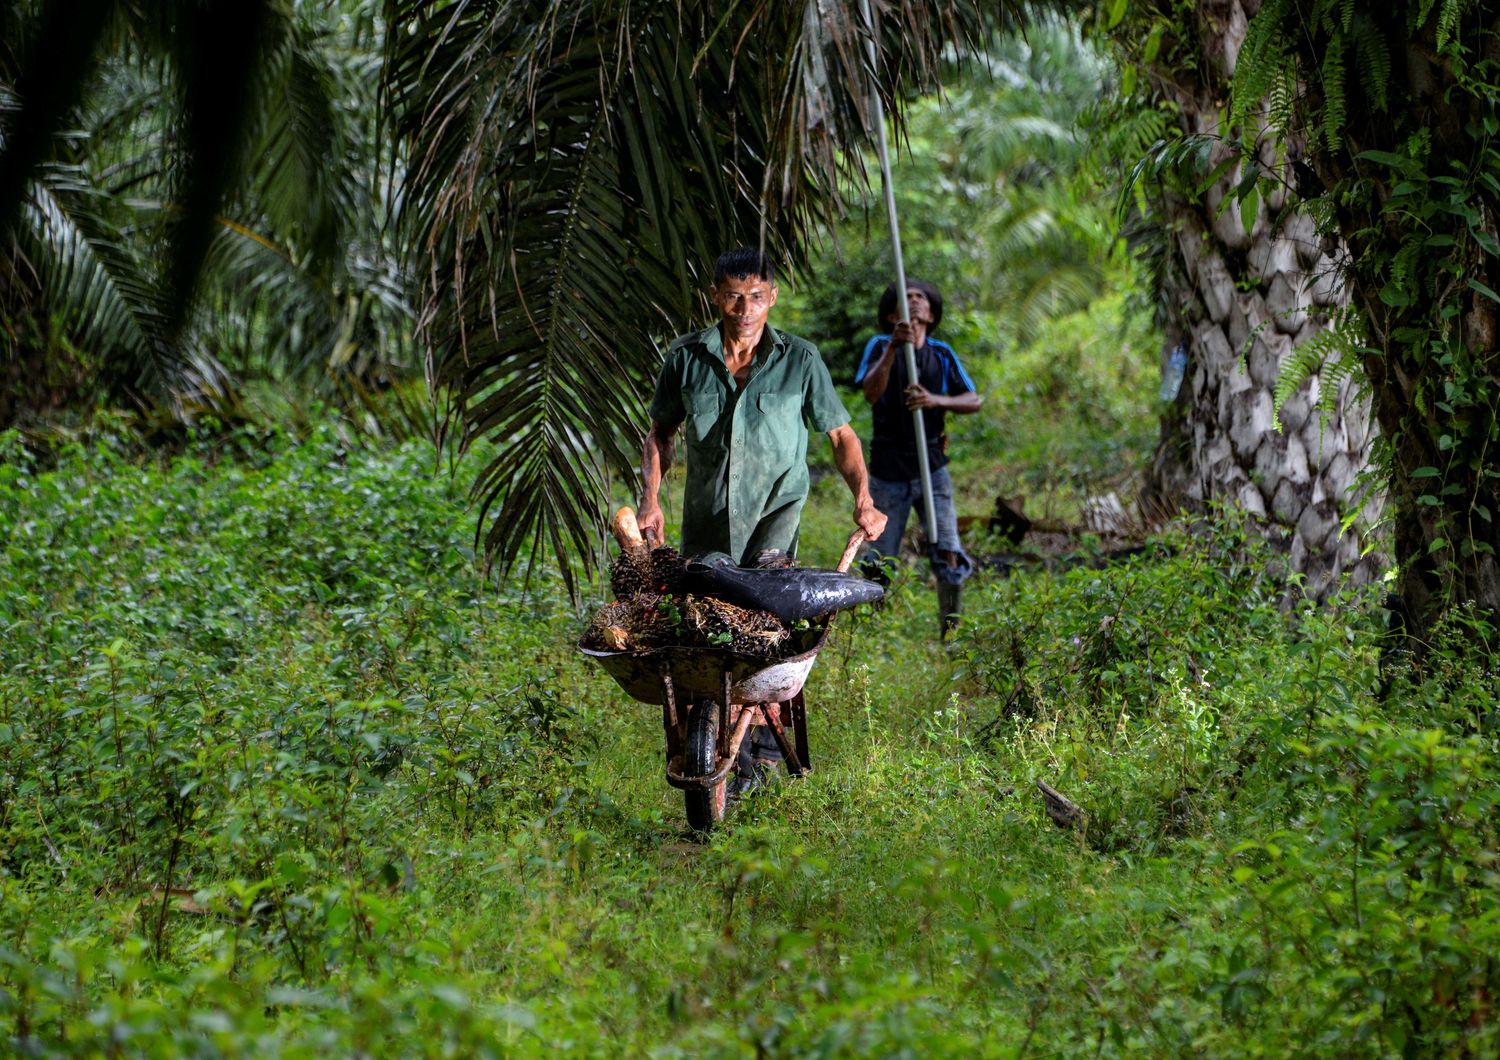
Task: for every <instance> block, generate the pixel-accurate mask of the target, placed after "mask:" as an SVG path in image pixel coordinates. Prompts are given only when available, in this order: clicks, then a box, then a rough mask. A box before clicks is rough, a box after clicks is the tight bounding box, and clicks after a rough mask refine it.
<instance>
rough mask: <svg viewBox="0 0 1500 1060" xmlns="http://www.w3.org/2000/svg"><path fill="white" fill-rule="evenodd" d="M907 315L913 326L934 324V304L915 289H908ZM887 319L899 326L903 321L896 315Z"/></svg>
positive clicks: (893, 314)
mask: <svg viewBox="0 0 1500 1060" xmlns="http://www.w3.org/2000/svg"><path fill="white" fill-rule="evenodd" d="M906 313H907V316H908V317H909V318H910V319H911V322H912V323H913V324H931V323H932V303H931V302H929V301H928V300H927V296H926V295H925V294H923V293H922V292H921V291H919V290H918V289H917V288H915V287H908V288H907V289H906ZM887 319H888V320H889V321H890V322H891V323H892V324H898V323H900V321H901V317H900V316H899V315H898V314H896V313H892V314H891V315H890V316H889V317H888V318H887Z"/></svg>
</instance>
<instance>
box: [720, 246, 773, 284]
mask: <svg viewBox="0 0 1500 1060" xmlns="http://www.w3.org/2000/svg"><path fill="white" fill-rule="evenodd" d="M731 276H733V277H734V278H735V279H736V280H748V279H750V278H751V277H752V276H754V277H759V278H760V279H762V280H765V281H766V282H767V283H770V284H774V283H775V282H776V266H775V265H774V264H772V262H771V257H770V255H769V254H767V253H766V252H765V251H763V250H761V249H760V248H759V247H736V248H735V249H734V250H731V251H728V252H727V253H724V254H720V255H719V260H718V261H716V262H714V286H716V287H717V286H718V285H719V284H721V283H723V282H724V281H725V280H727V279H729V277H731Z"/></svg>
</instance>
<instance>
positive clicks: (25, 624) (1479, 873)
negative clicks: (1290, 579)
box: [0, 431, 1500, 1056]
mask: <svg viewBox="0 0 1500 1060" xmlns="http://www.w3.org/2000/svg"><path fill="white" fill-rule="evenodd" d="M0 444H3V446H4V451H3V454H0V457H3V459H0V528H3V529H4V535H3V538H0V541H3V545H0V547H3V549H4V551H3V552H0V1041H3V1043H4V1051H6V1052H12V1053H18V1054H21V1055H58V1054H64V1055H131V1056H135V1055H150V1056H176V1055H196V1056H215V1055H230V1056H275V1055H283V1056H314V1055H316V1056H337V1055H353V1054H364V1055H402V1056H405V1055H429V1056H474V1055H544V1054H545V1055H552V1054H555V1053H558V1052H561V1053H564V1054H573V1055H631V1056H634V1055H657V1056H720V1055H722V1056H753V1055H776V1056H791V1055H798V1056H801V1055H814V1056H856V1055H859V1056H862V1055H881V1056H886V1055H908V1056H932V1055H948V1056H1017V1055H1035V1054H1041V1055H1059V1054H1061V1055H1075V1054H1085V1053H1086V1054H1089V1055H1142V1054H1144V1055H1164V1054H1166V1055H1172V1054H1190V1055H1223V1056H1229V1055H1234V1056H1239V1055H1244V1054H1246V1053H1250V1054H1257V1053H1258V1054H1268V1055H1285V1054H1288V1053H1299V1054H1324V1053H1335V1054H1340V1055H1388V1054H1392V1053H1400V1052H1413V1053H1429V1054H1430V1053H1449V1054H1459V1053H1473V1054H1479V1055H1482V1054H1487V1053H1493V1052H1495V1051H1496V1050H1497V1049H1500V1043H1497V1041H1496V1034H1495V1018H1494V1014H1493V1011H1492V1006H1493V1001H1492V998H1493V997H1494V995H1495V992H1496V989H1497V984H1496V981H1495V980H1496V977H1497V970H1496V967H1495V962H1494V959H1493V956H1492V954H1493V953H1494V952H1496V950H1497V943H1500V938H1497V934H1500V921H1497V911H1500V907H1497V902H1496V895H1497V878H1496V875H1495V873H1496V865H1495V852H1496V849H1497V837H1496V835H1495V824H1494V821H1495V811H1496V806H1495V803H1496V801H1497V799H1500V784H1497V781H1500V775H1497V773H1500V771H1497V769H1496V766H1495V762H1494V754H1493V741H1494V733H1493V718H1494V712H1495V709H1496V702H1495V700H1496V692H1495V686H1494V674H1493V663H1492V660H1488V659H1484V658H1476V657H1474V655H1473V654H1472V651H1473V650H1472V649H1471V648H1470V647H1468V646H1469V645H1471V644H1472V643H1474V642H1475V641H1476V639H1477V638H1475V637H1474V636H1473V635H1472V630H1471V629H1469V628H1466V627H1465V625H1464V616H1460V618H1459V620H1456V621H1455V622H1454V624H1453V625H1452V626H1451V628H1450V629H1449V630H1448V631H1447V632H1446V633H1445V634H1444V639H1443V640H1442V641H1441V642H1440V643H1438V644H1437V645H1435V646H1434V650H1433V653H1432V658H1433V660H1434V665H1433V668H1432V672H1431V673H1430V675H1429V676H1427V677H1426V678H1424V679H1422V680H1417V679H1416V678H1414V677H1412V676H1410V675H1408V674H1406V673H1404V672H1403V671H1402V670H1401V669H1400V662H1399V660H1397V661H1396V662H1395V663H1394V664H1392V666H1390V667H1387V670H1386V672H1385V673H1382V672H1381V671H1380V668H1379V647H1380V628H1379V623H1378V620H1377V619H1376V618H1375V617H1374V615H1375V613H1376V612H1375V610H1374V608H1373V606H1372V599H1373V598H1372V597H1371V596H1369V595H1357V594H1356V595H1351V596H1349V597H1348V598H1345V599H1343V600H1341V601H1339V602H1338V603H1337V604H1336V605H1335V606H1333V607H1330V608H1328V609H1326V610H1314V609H1311V608H1300V609H1292V610H1290V611H1283V610H1282V609H1281V608H1280V606H1279V604H1280V601H1281V600H1282V599H1283V597H1284V596H1285V595H1286V593H1285V589H1286V587H1285V586H1284V585H1282V584H1280V583H1279V582H1277V581H1276V580H1275V579H1273V578H1272V576H1271V575H1270V573H1268V572H1271V571H1274V570H1275V569H1277V567H1278V564H1277V562H1276V561H1275V557H1271V556H1268V555H1266V554H1264V553H1263V552H1262V551H1260V550H1259V549H1258V547H1257V546H1256V545H1254V544H1253V542H1252V541H1251V540H1249V539H1247V538H1246V536H1245V535H1244V534H1243V533H1241V532H1240V531H1239V530H1237V529H1236V528H1234V527H1232V526H1225V525H1200V526H1195V527H1182V528H1178V529H1175V530H1173V531H1172V532H1171V533H1169V534H1166V535H1163V537H1162V538H1161V539H1159V540H1158V541H1157V542H1155V543H1154V545H1153V547H1152V548H1151V549H1149V550H1147V551H1146V552H1144V553H1142V554H1141V555H1138V556H1135V557H1132V558H1131V559H1130V560H1128V561H1126V562H1123V563H1121V564H1118V565H1115V566H1112V567H1110V568H1107V569H1105V570H1083V569H1077V570H1072V571H1068V572H1062V573H1056V574H1043V573H1037V574H1026V575H1020V574H1017V575H1014V576H1012V577H1011V578H1009V579H999V578H991V577H990V576H988V575H983V576H981V577H980V578H977V579H976V580H975V581H973V582H971V583H970V587H969V589H968V591H967V592H966V594H965V603H966V611H965V620H964V623H963V626H962V635H961V636H960V638H959V639H958V641H957V643H956V644H955V645H953V646H952V647H950V648H947V649H945V648H943V647H941V646H939V645H938V644H936V643H935V640H934V637H933V631H934V629H935V626H936V614H935V601H934V597H933V593H932V590H931V588H930V587H929V586H928V585H927V583H926V581H925V578H924V576H923V572H922V571H920V570H908V571H905V572H902V573H901V574H900V575H899V576H898V578H897V580H896V583H895V584H894V585H893V586H892V590H891V592H890V595H889V597H888V600H887V602H886V603H885V604H884V605H883V606H882V607H880V608H879V609H875V610H870V611H867V612H862V613H856V614H851V615H844V616H840V617H839V618H838V619H837V620H836V621H835V623H834V628H833V633H832V635H831V637H830V640H829V642H828V644H827V645H826V646H825V648H824V649H823V651H822V654H821V655H820V657H819V660H818V663H817V666H816V667H815V668H814V671H813V675H812V679H811V681H810V683H809V687H808V700H809V704H810V710H811V735H812V750H813V758H814V766H815V772H814V773H813V774H812V775H811V776H810V777H808V778H807V779H805V780H802V781H797V782H785V783H782V784H781V785H779V786H777V787H776V788H774V789H773V790H770V791H766V792H762V793H757V794H755V795H753V796H751V797H750V798H748V799H746V800H745V801H744V803H743V804H741V805H739V806H737V807H735V808H734V809H733V810H732V811H731V814H730V820H729V822H728V826H727V827H726V828H725V829H724V830H722V831H721V832H720V833H718V834H717V835H715V836H714V837H713V838H712V839H711V840H709V841H706V842H703V841H699V840H697V839H696V838H695V837H693V836H691V835H690V834H688V833H687V831H686V829H685V825H684V819H683V812H682V806H681V802H680V799H679V798H678V797H677V796H676V793H675V792H673V791H672V790H671V789H670V788H668V787H667V785H666V784H665V783H664V781H663V777H662V766H663V762H662V746H661V744H662V741H661V734H660V712H659V710H658V709H656V708H654V707H651V706H648V705H643V704H637V703H634V702H632V701H630V700H629V699H627V698H626V697H625V696H624V695H623V694H622V693H621V692H620V691H619V690H618V689H617V688H615V686H613V684H612V683H610V682H609V680H608V679H607V678H606V677H605V676H604V675H603V674H602V673H600V672H597V671H594V670H592V669H589V668H588V667H587V666H586V665H585V663H584V661H583V660H581V659H580V658H579V657H578V656H577V654H576V653H575V652H574V650H573V647H572V645H573V641H574V638H575V637H576V635H577V632H578V630H579V629H580V627H581V623H582V620H583V617H584V615H583V611H585V610H586V607H582V608H579V609H575V607H574V606H573V605H571V604H569V603H568V601H567V600H566V598H565V597H564V596H563V595H562V594H561V592H560V589H559V587H558V586H557V585H556V584H555V582H553V581H552V580H550V579H549V578H547V577H545V576H541V575H539V576H538V577H537V578H534V579H533V580H532V582H531V583H530V585H529V586H527V585H525V584H523V582H522V581H520V580H517V581H514V582H510V581H507V582H504V583H500V584H497V583H496V582H494V581H493V580H487V579H485V578H483V577H481V576H480V575H479V574H478V573H477V572H476V569H475V566H474V559H473V556H472V553H471V552H470V550H469V549H470V545H471V543H472V525H473V523H472V518H473V515H472V513H471V512H469V511H468V510H467V509H466V507H465V502H464V499H463V497H464V489H463V486H464V483H463V481H462V479H461V478H460V479H459V480H457V481H455V480H451V479H449V478H448V477H447V476H446V474H443V473H437V472H436V469H435V464H434V461H433V458H432V454H431V452H430V450H427V449H424V448H422V447H420V446H416V445H411V446H407V447H404V448H398V449H394V450H391V451H385V452H381V451H374V450H371V449H362V448H356V449H348V448H345V447H344V446H343V445H341V444H340V442H339V441H338V439H337V437H336V436H334V435H333V434H331V433H329V432H324V431H318V432H315V433H314V434H313V435H312V437H310V438H309V439H308V440H307V441H305V442H302V443H294V442H292V441H289V440H287V439H284V438H280V437H277V436H272V437H270V438H264V439H258V440H256V442H255V444H253V445H246V446H244V447H243V451H242V452H241V453H240V454H239V455H238V456H236V457H235V458H234V459H225V458H223V457H222V453H221V451H220V450H219V449H216V448H215V447H214V446H213V445H210V444H208V443H195V444H192V445H190V446H189V447H188V449H187V451H186V453H185V454H183V455H182V456H180V457H178V458H176V459H174V460H172V461H170V462H142V461H140V460H138V459H135V458H133V457H131V456H129V455H127V452H126V450H125V449H123V448H122V447H120V446H116V445H112V444H110V443H109V442H108V441H107V440H106V441H103V442H101V443H99V444H96V445H94V446H92V447H90V448H87V449H84V448H81V447H73V448H69V449H66V450H64V451H63V452H61V453H59V454H57V456H56V459H55V462H54V463H53V464H51V465H49V467H48V468H46V469H39V468H35V467H32V466H30V465H29V463H28V458H27V456H26V454H25V453H24V451H23V450H22V449H21V447H20V446H19V445H18V444H17V443H16V442H15V440H14V437H13V436H12V437H11V439H10V440H8V441H5V442H3V443H0ZM825 485H826V484H820V486H819V489H818V490H817V491H816V492H815V497H814V501H813V505H812V510H811V512H810V515H809V527H810V529H809V531H808V542H807V544H808V548H809V552H810V553H815V558H816V559H817V560H818V561H819V562H831V554H832V553H834V552H836V550H837V546H838V544H839V543H840V542H839V541H837V540H832V539H835V538H839V537H840V536H842V534H843V529H844V528H845V527H847V511H846V509H847V495H846V494H845V495H840V494H839V493H838V492H837V491H836V490H834V489H833V488H832V486H827V488H825ZM833 485H836V483H835V484H833ZM1382 691H1383V693H1384V694H1383V695H1382V694H1381V693H1382ZM1038 779H1041V780H1044V781H1046V782H1047V783H1049V784H1051V785H1053V786H1054V787H1056V788H1057V789H1059V790H1060V791H1062V792H1063V793H1064V794H1065V795H1066V796H1067V797H1068V798H1070V799H1071V800H1073V801H1074V802H1075V803H1077V804H1078V805H1079V806H1081V807H1082V808H1083V811H1084V816H1083V818H1082V819H1081V820H1080V821H1078V822H1077V823H1076V825H1075V826H1074V827H1070V828H1060V827H1057V826H1056V825H1054V823H1053V822H1052V820H1051V819H1050V818H1049V816H1048V814H1047V812H1046V809H1045V806H1044V804H1043V801H1042V799H1041V798H1040V796H1039V794H1038V791H1037V789H1036V788H1035V786H1034V781H1036V780H1038Z"/></svg>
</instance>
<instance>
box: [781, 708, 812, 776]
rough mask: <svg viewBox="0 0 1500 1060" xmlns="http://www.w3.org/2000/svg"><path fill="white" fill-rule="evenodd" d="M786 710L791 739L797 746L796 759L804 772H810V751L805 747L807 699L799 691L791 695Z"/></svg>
mask: <svg viewBox="0 0 1500 1060" xmlns="http://www.w3.org/2000/svg"><path fill="white" fill-rule="evenodd" d="M787 710H788V712H789V713H790V715H791V717H790V718H789V719H788V720H789V721H790V722H791V723H792V740H793V742H794V743H795V744H796V748H797V761H798V762H800V763H802V771H803V772H804V773H811V772H812V753H811V752H810V751H809V750H808V748H807V700H806V699H805V698H803V695H802V693H801V691H798V693H797V694H796V695H795V696H793V697H792V701H791V702H790V703H788V704H787Z"/></svg>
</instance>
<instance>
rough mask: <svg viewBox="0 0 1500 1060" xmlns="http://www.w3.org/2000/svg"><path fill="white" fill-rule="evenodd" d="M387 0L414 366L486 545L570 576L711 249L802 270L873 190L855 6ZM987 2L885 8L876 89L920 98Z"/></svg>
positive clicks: (699, 298) (891, 99) (629, 463)
mask: <svg viewBox="0 0 1500 1060" xmlns="http://www.w3.org/2000/svg"><path fill="white" fill-rule="evenodd" d="M732 13H733V16H734V17H732V18H731V17H729V16H728V14H726V11H725V9H724V8H723V6H722V5H717V4H709V3H707V2H704V0H695V2H683V3H679V2H676V0H670V2H668V0H654V2H651V0H613V2H610V3H605V2H603V0H564V2H562V3H551V2H541V0H531V2H526V3H499V2H495V0H491V2H479V0H455V2H453V3H449V4H445V5H441V6H439V5H432V4H427V3H423V2H420V0H389V2H388V4H387V20H388V22H389V23H390V24H391V25H393V26H399V27H401V32H398V33H392V34H391V35H390V37H389V41H390V48H389V50H388V54H387V67H386V70H387V73H386V78H385V82H386V85H387V91H388V93H389V97H388V108H387V110H388V113H389V114H390V116H391V122H392V131H393V132H394V134H395V136H396V140H397V143H398V144H399V145H400V150H401V152H402V153H403V154H404V156H405V157H406V159H407V160H408V161H407V164H406V166H405V169H404V171H403V173H402V174H401V176H400V197H401V202H400V218H401V223H402V225H403V228H404V230H405V231H406V232H407V233H408V234H409V240H410V242H409V245H410V246H412V247H413V248H414V250H415V254H416V261H417V263H418V267H419V270H420V274H421V275H422V277H423V280H422V300H421V306H422V309H421V316H420V322H421V326H422V333H423V336H424V342H425V345H426V347H427V350H428V373H429V378H430V380H431V381H432V383H433V384H434V386H436V387H439V388H443V389H444V390H445V392H446V394H447V396H448V399H449V401H450V403H451V405H450V411H451V414H452V415H453V416H454V417H456V419H457V422H458V423H459V430H460V434H461V440H462V442H463V444H464V445H466V446H467V445H469V444H471V443H473V442H475V441H476V440H478V439H480V438H484V439H488V440H489V441H491V442H493V443H494V444H495V446H496V453H497V455H496V456H495V458H494V459H493V460H491V462H490V463H489V464H488V465H487V466H486V467H485V468H484V469H483V471H482V473H481V474H480V476H479V478H478V480H477V482H476V485H475V497H476V500H477V502H478V507H479V509H480V529H479V534H480V536H481V538H482V540H483V543H484V546H485V552H486V555H487V556H489V557H491V558H493V559H495V560H497V561H498V562H499V563H500V564H501V565H502V566H508V565H510V564H512V563H514V562H516V561H517V560H518V559H520V558H522V557H523V556H530V557H533V558H534V557H535V556H536V555H537V553H538V550H539V549H540V548H541V547H543V546H545V547H548V548H550V550H551V551H552V552H554V553H555V554H556V556H557V559H558V562H559V565H560V567H561V569H562V573H563V576H564V579H565V580H566V581H567V583H568V584H569V585H570V586H572V585H573V577H574V573H575V570H576V566H577V564H578V563H580V562H581V564H582V566H583V568H584V569H588V567H589V566H590V565H591V561H592V559H593V557H594V555H595V554H596V552H597V550H598V548H599V547H600V544H601V528H602V526H603V525H604V521H603V519H602V515H603V510H602V506H603V504H604V503H605V501H606V500H607V497H606V495H605V482H606V476H607V474H608V473H610V472H616V473H622V474H625V475H627V476H632V475H633V472H632V471H631V469H632V467H633V465H634V464H635V462H636V459H637V457H638V453H639V449H638V446H639V440H640V437H641V433H642V430H643V428H644V425H645V424H644V408H643V400H642V399H643V397H644V395H645V393H646V390H647V387H648V386H649V384H650V381H651V379H652V377H653V375H654V369H655V367H656V365H657V364H658V363H659V357H660V354H659V352H658V351H659V347H660V343H661V341H662V340H663V339H665V338H667V337H670V336H671V335H672V334H674V333H676V332H679V331H683V330H686V329H687V328H688V327H689V326H690V325H691V324H692V323H693V322H694V321H695V320H702V319H704V313H705V311H706V309H707V306H706V303H705V301H704V300H703V294H702V292H703V289H704V287H705V286H706V283H705V281H706V279H707V278H708V277H707V275H706V273H707V270H708V269H709V268H710V267H711V265H712V262H713V260H714V258H715V257H716V256H717V254H718V253H719V252H720V251H722V250H723V249H725V248H727V247H729V246H732V245H734V244H737V243H752V244H755V243H759V244H762V245H764V246H766V247H767V248H768V249H769V250H770V251H771V252H772V253H773V254H776V255H779V256H782V257H783V258H784V259H785V260H786V261H787V262H788V263H790V264H792V265H794V266H795V265H797V264H800V263H801V262H802V261H804V260H805V259H806V257H807V255H808V251H809V244H810V237H811V233H812V232H813V230H814V226H815V225H817V224H818V223H819V222H820V221H823V220H827V219H831V218H833V217H835V216H837V215H838V213H839V211H840V210H842V209H843V203H842V202H841V200H840V197H839V188H840V187H841V186H842V185H844V184H848V183H850V182H851V181H852V182H853V183H854V184H855V185H856V186H857V185H858V184H859V182H860V181H861V180H862V176H863V175H862V173H861V172H860V170H859V165H860V162H859V157H858V153H857V152H856V151H852V150H849V149H850V148H852V147H855V146H857V145H858V144H859V143H861V142H862V140H863V138H864V137H865V136H866V135H867V133H868V132H870V130H868V129H867V127H866V123H865V106H864V102H865V96H866V86H867V84H868V80H867V77H868V71H867V70H866V67H865V59H864V40H865V31H864V29H863V28H862V24H861V21H860V19H859V16H858V14H857V7H856V6H855V5H853V4H850V3H848V2H846V0H805V2H802V3H786V2H780V3H778V2H766V3H760V4H758V5H754V6H747V7H745V8H743V9H738V8H737V9H734V10H733V12H732ZM981 26H982V19H981V18H980V15H979V12H978V11H977V9H975V8H973V7H970V6H968V5H949V4H941V3H936V2H928V0H903V2H902V3H900V4H897V5H893V6H891V7H888V8H886V9H885V10H884V11H883V17H882V19H881V24H880V27H879V41H880V43H881V45H882V48H881V54H882V56H883V61H882V65H881V69H880V75H881V86H882V91H883V93H884V94H885V95H886V96H887V100H888V103H889V104H891V105H899V103H900V101H901V99H902V97H903V96H904V94H905V93H907V92H908V91H910V90H911V89H912V88H913V87H915V86H918V85H921V84H928V83H931V82H932V81H933V80H934V79H935V77H936V75H937V72H938V70H939V68H940V62H941V55H942V46H943V44H944V43H945V42H946V41H951V40H954V39H964V38H967V37H970V36H973V35H975V34H976V33H977V31H978V29H979V27H981Z"/></svg>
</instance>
